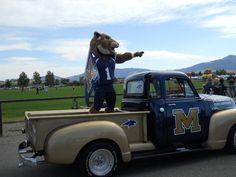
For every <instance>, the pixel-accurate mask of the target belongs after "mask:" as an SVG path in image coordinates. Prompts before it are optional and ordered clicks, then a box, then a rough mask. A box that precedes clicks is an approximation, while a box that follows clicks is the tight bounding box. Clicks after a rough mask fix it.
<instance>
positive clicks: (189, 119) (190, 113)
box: [164, 78, 207, 145]
mask: <svg viewBox="0 0 236 177" xmlns="http://www.w3.org/2000/svg"><path fill="white" fill-rule="evenodd" d="M164 86H165V89H164V90H165V112H166V117H165V126H166V129H167V141H168V144H176V145H178V144H179V145H182V144H188V143H192V142H195V143H196V142H201V141H204V140H205V139H206V136H207V125H206V124H207V123H206V120H204V118H205V116H204V114H205V113H204V112H205V111H204V105H203V102H202V100H201V99H200V97H199V96H198V94H196V91H195V90H194V89H193V86H192V84H191V83H190V81H189V80H187V79H186V78H167V79H165V83H164ZM194 91H195V92H194Z"/></svg>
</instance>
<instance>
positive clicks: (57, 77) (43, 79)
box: [41, 76, 63, 81]
mask: <svg viewBox="0 0 236 177" xmlns="http://www.w3.org/2000/svg"><path fill="white" fill-rule="evenodd" d="M54 77H55V80H56V79H57V80H62V79H63V77H60V76H54ZM45 78H46V76H42V77H41V80H42V81H45Z"/></svg>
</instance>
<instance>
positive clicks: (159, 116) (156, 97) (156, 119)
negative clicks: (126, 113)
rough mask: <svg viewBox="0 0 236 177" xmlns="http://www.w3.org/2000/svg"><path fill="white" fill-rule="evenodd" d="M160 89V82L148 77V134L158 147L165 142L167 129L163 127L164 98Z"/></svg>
mask: <svg viewBox="0 0 236 177" xmlns="http://www.w3.org/2000/svg"><path fill="white" fill-rule="evenodd" d="M162 92H163V91H162V89H161V82H160V80H159V79H157V78H149V81H148V99H149V103H150V109H149V110H150V111H151V114H149V115H148V116H149V117H148V119H147V120H148V121H147V123H148V135H149V139H150V140H151V141H152V142H153V143H154V144H155V145H156V146H157V147H158V146H160V145H163V144H166V140H167V136H166V135H167V131H166V127H165V124H164V122H165V112H164V108H163V105H165V100H164V97H163V93H162Z"/></svg>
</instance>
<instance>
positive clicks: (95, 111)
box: [89, 107, 99, 114]
mask: <svg viewBox="0 0 236 177" xmlns="http://www.w3.org/2000/svg"><path fill="white" fill-rule="evenodd" d="M89 113H91V114H96V113H99V111H97V110H96V109H94V108H93V107H92V108H90V110H89Z"/></svg>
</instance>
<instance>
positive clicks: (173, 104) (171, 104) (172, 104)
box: [168, 103, 176, 106]
mask: <svg viewBox="0 0 236 177" xmlns="http://www.w3.org/2000/svg"><path fill="white" fill-rule="evenodd" d="M168 106H176V104H175V103H169V104H168Z"/></svg>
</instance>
